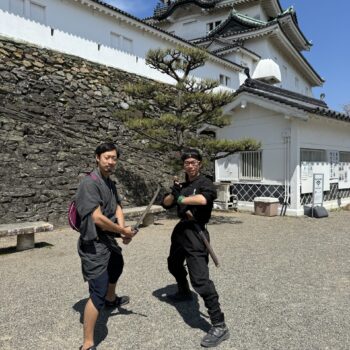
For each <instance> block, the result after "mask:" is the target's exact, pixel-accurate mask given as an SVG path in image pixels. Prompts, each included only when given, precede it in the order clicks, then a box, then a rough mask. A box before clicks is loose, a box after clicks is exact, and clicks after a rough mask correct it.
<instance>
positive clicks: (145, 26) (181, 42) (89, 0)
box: [74, 0, 244, 72]
mask: <svg viewBox="0 0 350 350" xmlns="http://www.w3.org/2000/svg"><path fill="white" fill-rule="evenodd" d="M74 1H76V2H79V3H80V4H82V5H84V6H87V7H89V8H92V9H93V10H95V11H98V12H102V13H105V14H107V15H109V16H112V17H114V18H117V19H118V20H119V21H120V22H124V23H127V24H129V25H131V26H134V27H136V28H138V29H139V30H141V31H144V32H146V33H147V32H149V33H152V34H153V35H154V36H157V37H160V38H162V39H163V40H165V41H168V42H169V43H171V44H172V46H186V47H193V48H198V46H196V45H194V44H192V43H191V42H189V41H187V40H185V39H183V38H180V37H178V36H176V35H174V34H170V33H168V32H167V31H165V30H163V29H161V28H158V27H156V26H154V25H152V24H149V23H147V22H145V21H143V20H141V19H139V18H137V17H135V16H132V15H130V14H129V13H127V12H124V11H122V10H120V9H118V8H117V7H115V6H112V5H110V4H107V3H105V2H104V1H101V0H74ZM208 55H209V59H210V60H211V61H212V62H218V63H220V64H223V65H224V66H225V67H228V68H230V69H233V70H234V71H237V72H243V69H244V68H243V67H242V66H240V65H238V64H236V63H234V62H231V61H229V60H226V59H225V58H222V57H219V56H217V55H215V54H213V53H211V52H208Z"/></svg>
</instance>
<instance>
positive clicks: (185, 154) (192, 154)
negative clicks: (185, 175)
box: [181, 148, 202, 162]
mask: <svg viewBox="0 0 350 350" xmlns="http://www.w3.org/2000/svg"><path fill="white" fill-rule="evenodd" d="M188 158H194V159H197V160H199V161H201V160H202V154H201V152H200V151H199V150H198V149H196V148H187V149H185V150H183V151H182V154H181V160H182V161H183V162H184V161H185V160H186V159H188Z"/></svg>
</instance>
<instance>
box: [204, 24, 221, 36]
mask: <svg viewBox="0 0 350 350" xmlns="http://www.w3.org/2000/svg"><path fill="white" fill-rule="evenodd" d="M220 23H221V21H216V22H209V23H207V34H208V33H209V32H210V31H212V30H213V29H214V28H216V27H217V26H219V25H220Z"/></svg>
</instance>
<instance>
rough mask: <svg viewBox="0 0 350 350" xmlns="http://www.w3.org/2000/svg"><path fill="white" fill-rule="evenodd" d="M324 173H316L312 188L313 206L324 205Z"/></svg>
mask: <svg viewBox="0 0 350 350" xmlns="http://www.w3.org/2000/svg"><path fill="white" fill-rule="evenodd" d="M323 188H324V175H323V174H314V176H313V190H312V206H313V207H315V206H317V205H320V206H322V204H323Z"/></svg>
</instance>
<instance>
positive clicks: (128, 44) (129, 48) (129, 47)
mask: <svg viewBox="0 0 350 350" xmlns="http://www.w3.org/2000/svg"><path fill="white" fill-rule="evenodd" d="M122 40H123V45H122V50H124V51H126V52H129V53H133V51H134V50H133V41H132V39H130V38H127V37H125V36H123V37H122Z"/></svg>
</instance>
